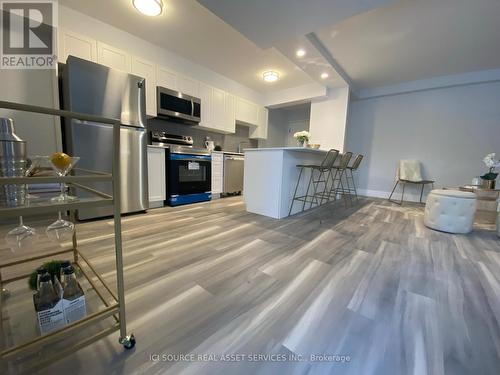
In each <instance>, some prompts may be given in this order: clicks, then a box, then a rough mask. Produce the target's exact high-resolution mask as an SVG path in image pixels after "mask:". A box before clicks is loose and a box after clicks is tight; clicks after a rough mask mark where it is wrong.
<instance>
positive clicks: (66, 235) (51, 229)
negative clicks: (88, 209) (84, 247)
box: [45, 211, 75, 243]
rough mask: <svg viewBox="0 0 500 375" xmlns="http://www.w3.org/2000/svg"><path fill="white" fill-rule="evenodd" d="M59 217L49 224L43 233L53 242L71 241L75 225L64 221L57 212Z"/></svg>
mask: <svg viewBox="0 0 500 375" xmlns="http://www.w3.org/2000/svg"><path fill="white" fill-rule="evenodd" d="M58 214H59V216H58V219H57V220H56V221H54V222H53V223H52V224H50V225H49V226H48V227H47V229H46V230H45V233H46V234H47V237H49V238H50V239H51V240H52V241H54V242H59V243H62V242H68V241H71V240H72V239H73V233H74V232H75V224H73V223H72V222H71V221H68V220H64V219H63V218H62V215H61V211H59V212H58Z"/></svg>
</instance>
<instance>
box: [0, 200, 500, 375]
mask: <svg viewBox="0 0 500 375" xmlns="http://www.w3.org/2000/svg"><path fill="white" fill-rule="evenodd" d="M111 228H112V222H111V221H109V220H101V221H96V222H90V223H83V224H79V226H78V235H79V237H80V238H82V239H83V240H82V241H81V247H82V249H83V250H84V251H86V253H87V254H88V255H89V257H90V258H91V259H92V260H93V261H94V264H95V265H96V266H97V268H98V269H99V271H100V272H102V273H103V274H104V275H105V277H106V279H107V280H109V281H111V282H113V281H114V280H115V275H114V272H113V269H114V253H113V247H112V243H113V242H112V241H113V238H112V236H111V235H110V233H111V232H110V230H111ZM123 234H124V262H125V282H126V305H127V324H128V331H129V332H133V333H134V334H135V335H136V338H137V345H136V347H135V349H133V350H131V351H124V349H123V348H122V346H121V345H119V344H118V343H117V338H118V335H117V334H114V335H111V336H109V337H107V338H104V339H102V340H100V341H99V342H98V343H96V344H94V345H92V346H90V347H87V348H84V349H82V350H80V351H79V352H78V353H76V354H74V355H71V356H70V357H67V358H63V359H62V360H60V361H59V362H57V363H55V364H54V365H52V366H51V367H49V368H47V369H45V370H43V371H41V373H47V374H55V373H71V374H356V375H358V374H415V375H421V374H432V375H435V374H436V375H438V374H447V375H450V374H453V375H459V374H481V375H483V374H492V375H493V374H495V375H497V374H499V373H500V326H499V323H500V240H499V239H498V238H497V237H496V235H495V232H494V230H493V226H492V225H491V224H488V223H487V222H484V223H478V224H476V226H475V231H474V232H473V233H471V234H469V235H451V234H446V233H440V232H436V231H432V230H429V229H427V228H426V227H425V226H424V225H423V207H422V206H419V205H407V206H403V207H400V206H397V205H392V204H390V203H388V202H386V201H382V200H373V199H362V200H361V201H360V203H359V204H358V205H357V206H356V207H354V208H349V209H345V208H344V206H343V205H342V204H334V205H333V204H330V205H326V206H324V207H321V208H318V209H315V210H312V211H309V212H306V213H304V214H300V215H296V216H293V217H291V218H288V219H285V220H273V219H270V218H265V217H261V216H258V215H254V214H250V213H247V212H246V211H245V206H244V204H243V202H242V200H241V198H229V199H223V200H217V201H213V202H210V203H204V204H197V205H190V206H184V207H179V208H162V209H156V210H151V211H150V212H149V213H148V214H143V215H135V216H128V217H125V218H124V219H123ZM0 251H1V252H0V256H7V255H8V253H7V251H6V250H0ZM189 353H191V354H193V355H194V356H198V355H211V357H207V358H206V359H208V360H205V361H188V360H184V361H173V360H171V359H172V358H171V357H168V356H167V355H169V354H177V355H187V354H189ZM229 354H240V355H243V354H244V355H247V357H246V358H245V359H244V360H239V359H241V358H237V357H234V358H225V359H227V360H228V361H222V360H221V358H220V356H221V355H229ZM271 354H273V355H275V356H274V357H273V359H274V360H271V361H269V360H265V359H266V358H265V357H258V355H271ZM152 355H159V360H158V358H156V360H152V359H151V356H152ZM163 355H165V356H163ZM299 355H300V356H302V357H297V356H299ZM315 355H316V356H319V355H338V356H348V360H346V361H344V362H342V361H338V360H339V358H337V360H335V358H321V357H319V358H318V357H316V358H315V357H313V356H315ZM289 356H295V360H294V361H282V360H283V359H285V358H290V357H289ZM259 359H260V360H259ZM328 359H329V360H328ZM332 359H333V360H332ZM229 360H234V361H229ZM11 371H13V372H15V368H11Z"/></svg>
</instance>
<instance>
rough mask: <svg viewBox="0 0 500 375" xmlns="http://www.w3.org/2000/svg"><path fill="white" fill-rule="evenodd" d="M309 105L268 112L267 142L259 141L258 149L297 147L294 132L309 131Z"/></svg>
mask: <svg viewBox="0 0 500 375" xmlns="http://www.w3.org/2000/svg"><path fill="white" fill-rule="evenodd" d="M310 115H311V106H310V105H301V106H298V107H297V106H295V107H290V108H275V109H270V110H269V118H268V126H267V129H268V133H267V140H261V141H259V146H260V147H292V146H296V145H297V141H296V140H295V139H294V138H293V134H294V133H295V132H298V131H301V130H309V118H310Z"/></svg>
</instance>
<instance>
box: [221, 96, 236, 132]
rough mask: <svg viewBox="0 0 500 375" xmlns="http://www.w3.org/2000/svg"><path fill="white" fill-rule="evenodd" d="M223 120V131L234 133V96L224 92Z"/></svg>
mask: <svg viewBox="0 0 500 375" xmlns="http://www.w3.org/2000/svg"><path fill="white" fill-rule="evenodd" d="M224 104H225V114H224V115H225V120H224V124H225V125H224V131H225V132H226V133H234V132H235V131H236V118H235V115H236V97H235V96H234V95H232V94H229V93H227V92H226V95H225V102H224Z"/></svg>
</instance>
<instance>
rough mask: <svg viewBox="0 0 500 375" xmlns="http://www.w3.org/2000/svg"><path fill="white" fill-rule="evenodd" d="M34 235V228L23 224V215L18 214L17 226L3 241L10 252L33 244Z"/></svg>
mask: <svg viewBox="0 0 500 375" xmlns="http://www.w3.org/2000/svg"><path fill="white" fill-rule="evenodd" d="M35 236H36V231H35V229H34V228H32V227H29V226H27V225H24V223H23V217H22V216H19V226H17V227H15V228H14V229H12V230H11V231H9V232H8V233H7V235H6V236H5V242H7V245H8V246H9V248H10V249H11V250H12V252H14V251H16V250H18V249H21V248H24V247H29V246H31V245H32V244H33V242H34V240H35Z"/></svg>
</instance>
